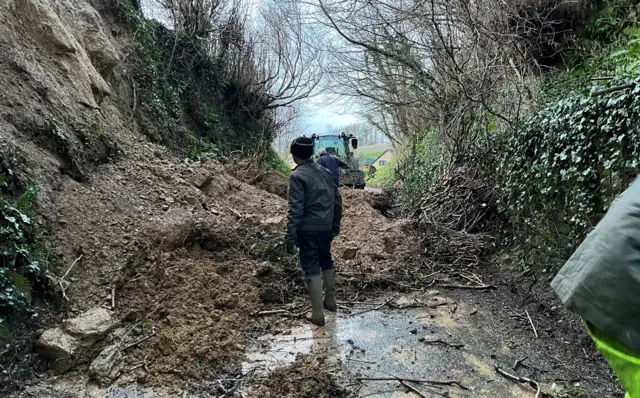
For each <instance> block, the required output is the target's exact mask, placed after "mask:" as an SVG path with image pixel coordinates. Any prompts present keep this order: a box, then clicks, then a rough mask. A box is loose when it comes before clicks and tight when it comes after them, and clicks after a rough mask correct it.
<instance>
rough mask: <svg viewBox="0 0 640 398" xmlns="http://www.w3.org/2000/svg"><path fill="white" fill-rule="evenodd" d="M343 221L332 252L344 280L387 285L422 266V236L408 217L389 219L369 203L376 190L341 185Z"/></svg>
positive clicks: (345, 281) (409, 278) (407, 278)
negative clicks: (404, 218)
mask: <svg viewBox="0 0 640 398" xmlns="http://www.w3.org/2000/svg"><path fill="white" fill-rule="evenodd" d="M341 193H342V197H343V208H344V209H343V213H344V214H343V222H342V228H341V235H340V236H339V237H338V238H337V239H336V240H335V241H334V244H333V253H334V256H335V258H336V264H337V267H338V272H339V274H340V275H341V276H342V277H343V282H344V283H349V282H354V283H355V282H357V283H359V284H366V283H370V284H373V285H377V286H379V287H385V286H387V285H388V284H389V283H392V282H394V281H396V280H399V279H400V280H411V276H412V274H413V272H415V269H416V267H417V268H419V267H420V254H421V251H420V244H419V242H420V238H419V237H418V236H417V234H416V233H415V231H414V228H413V226H412V224H411V222H409V221H407V220H400V219H398V220H389V219H387V218H386V217H385V216H383V215H382V214H381V213H380V212H379V211H377V210H375V209H374V208H373V207H372V206H371V205H370V204H369V201H370V200H371V199H369V197H370V196H373V195H375V194H373V193H370V192H366V191H362V190H353V189H341ZM398 264H401V265H400V266H398Z"/></svg>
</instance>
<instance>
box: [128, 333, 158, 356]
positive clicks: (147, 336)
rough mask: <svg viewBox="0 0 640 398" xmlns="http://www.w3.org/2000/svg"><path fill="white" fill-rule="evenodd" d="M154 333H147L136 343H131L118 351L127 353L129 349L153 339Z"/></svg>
mask: <svg viewBox="0 0 640 398" xmlns="http://www.w3.org/2000/svg"><path fill="white" fill-rule="evenodd" d="M156 334H157V333H156V331H155V330H154V331H153V332H151V333H149V334H148V335H146V336H144V337H143V338H141V339H140V340H138V341H134V342H133V343H131V344H129V345H128V346H126V347H124V348H123V349H122V350H120V351H127V350H128V349H130V348H134V347H137V346H139V345H140V344H142V343H144V342H145V341H147V340H149V339H150V338H152V337H154V336H155V335H156Z"/></svg>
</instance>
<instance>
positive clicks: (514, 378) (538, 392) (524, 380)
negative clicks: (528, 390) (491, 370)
mask: <svg viewBox="0 0 640 398" xmlns="http://www.w3.org/2000/svg"><path fill="white" fill-rule="evenodd" d="M496 372H498V373H500V374H501V375H502V376H504V377H506V378H507V379H511V380H512V381H516V382H518V383H527V384H529V385H530V386H531V387H535V389H536V396H535V398H540V397H541V396H542V392H541V390H540V384H538V382H537V381H535V380H532V379H529V378H527V377H520V376H514V375H512V374H509V373H507V372H505V371H504V370H502V369H500V368H498V367H496Z"/></svg>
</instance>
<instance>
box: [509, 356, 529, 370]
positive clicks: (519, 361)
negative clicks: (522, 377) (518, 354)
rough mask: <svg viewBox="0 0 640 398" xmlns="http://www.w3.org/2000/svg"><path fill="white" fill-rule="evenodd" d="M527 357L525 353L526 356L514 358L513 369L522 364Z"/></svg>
mask: <svg viewBox="0 0 640 398" xmlns="http://www.w3.org/2000/svg"><path fill="white" fill-rule="evenodd" d="M528 358H529V356H528V355H527V356H526V357H524V358H522V359H516V363H515V364H514V365H513V370H518V366H520V365H522V364H523V363H522V362H524V361H526V360H527V359H528Z"/></svg>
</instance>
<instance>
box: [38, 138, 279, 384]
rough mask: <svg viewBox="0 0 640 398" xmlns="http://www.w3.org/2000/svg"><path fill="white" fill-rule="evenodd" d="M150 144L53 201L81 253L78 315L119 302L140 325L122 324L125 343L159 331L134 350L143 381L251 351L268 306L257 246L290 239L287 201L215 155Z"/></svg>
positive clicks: (67, 252) (57, 234) (73, 275)
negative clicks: (193, 159) (195, 159)
mask: <svg viewBox="0 0 640 398" xmlns="http://www.w3.org/2000/svg"><path fill="white" fill-rule="evenodd" d="M146 149H147V151H146V152H140V153H143V154H144V153H147V154H152V158H151V159H149V158H145V157H144V156H134V157H133V158H132V159H130V160H126V161H122V162H119V163H116V164H109V165H104V166H101V167H100V168H99V169H98V170H97V172H96V173H95V174H94V175H93V176H92V178H91V181H90V182H89V183H88V184H81V183H78V182H76V181H74V180H72V179H70V178H67V179H65V180H64V181H63V183H62V185H61V186H60V187H59V191H57V192H56V196H55V199H54V200H53V204H52V207H51V208H48V209H43V210H46V211H45V212H44V213H45V214H47V215H48V217H49V218H50V221H51V222H52V223H55V224H56V227H55V229H54V230H53V235H52V236H51V237H50V244H51V245H52V246H53V247H56V248H57V249H58V254H59V255H60V258H61V260H62V263H63V264H72V263H73V262H74V261H75V259H78V258H79V259H80V260H79V261H78V262H77V264H76V265H75V267H74V268H73V269H71V271H70V272H69V274H68V278H69V280H70V281H71V284H70V286H69V288H68V289H67V290H66V292H65V294H66V296H67V297H68V298H69V302H70V306H69V309H68V310H69V314H70V315H74V314H76V313H78V312H80V311H83V310H86V309H87V308H90V307H94V306H101V305H102V306H106V307H108V308H110V309H111V307H112V306H113V309H114V310H115V311H116V313H117V314H118V316H119V317H121V318H125V319H127V320H128V321H129V323H130V324H131V325H133V327H129V328H128V329H129V330H125V331H121V332H122V333H121V334H120V336H119V337H120V338H121V339H122V345H123V346H126V345H129V344H131V343H132V342H135V341H136V340H138V339H140V338H144V337H145V336H146V335H148V334H150V333H154V337H153V338H152V339H149V341H147V342H146V343H144V344H140V346H139V347H133V348H132V349H131V350H130V354H131V355H127V357H126V360H127V363H128V364H134V365H135V364H137V363H143V364H144V365H145V368H146V370H147V372H144V373H145V374H146V375H147V376H145V377H144V379H145V380H146V378H147V377H150V379H149V382H150V383H152V384H154V385H159V384H165V383H168V382H170V381H171V380H174V381H175V379H176V378H178V377H179V378H186V377H192V376H198V375H202V373H203V372H205V371H206V372H216V371H218V370H219V369H220V368H221V366H222V365H223V364H227V363H232V362H233V361H234V360H238V359H239V358H240V357H241V355H242V352H243V351H242V350H243V344H244V342H245V337H244V334H243V330H244V328H246V327H247V326H248V323H249V319H250V317H251V315H252V314H253V313H254V312H255V311H256V310H257V309H258V308H259V307H260V298H259V297H260V282H259V280H258V279H257V277H256V276H255V274H256V271H257V270H258V269H259V268H260V264H262V263H263V262H264V260H263V258H262V253H258V250H259V249H261V246H260V245H261V244H264V242H265V241H266V242H269V244H270V242H274V243H279V240H280V237H281V236H282V232H283V230H284V217H285V214H286V203H285V202H284V200H282V199H281V198H279V197H277V196H275V195H271V194H269V193H267V192H265V191H262V190H259V189H257V188H255V187H253V186H251V185H248V184H245V183H242V182H239V181H237V180H235V179H234V178H232V177H231V176H229V175H228V174H227V173H226V172H225V170H224V168H223V167H222V166H221V165H219V164H218V163H216V162H213V161H210V162H207V163H205V164H191V165H189V164H185V163H180V162H176V161H175V160H174V159H173V158H172V157H171V156H170V155H169V154H167V153H165V152H163V149H162V148H160V147H152V146H147V147H146ZM269 237H272V238H271V240H269ZM276 237H277V239H278V242H275V241H273V239H275V238H276ZM267 249H268V250H269V251H271V252H277V251H278V249H279V247H278V246H277V245H276V244H274V245H272V246H269V247H268V248H267ZM280 249H281V248H280ZM81 256H82V257H81ZM258 259H260V261H258ZM274 267H275V266H274ZM125 329H127V328H125Z"/></svg>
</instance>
